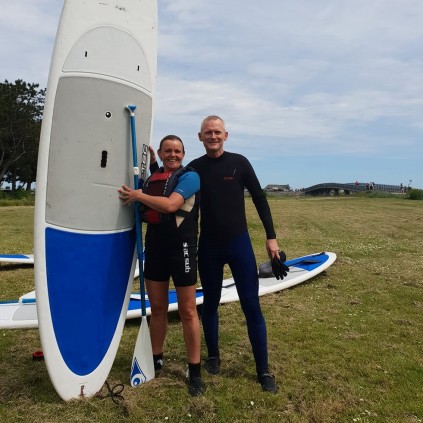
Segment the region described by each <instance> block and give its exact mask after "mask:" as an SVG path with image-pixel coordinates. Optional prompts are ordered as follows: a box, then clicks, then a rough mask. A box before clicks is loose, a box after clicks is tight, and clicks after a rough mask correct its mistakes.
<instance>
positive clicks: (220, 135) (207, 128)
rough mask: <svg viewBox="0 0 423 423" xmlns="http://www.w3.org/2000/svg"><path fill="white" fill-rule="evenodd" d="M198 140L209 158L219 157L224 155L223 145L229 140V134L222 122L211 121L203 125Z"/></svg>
mask: <svg viewBox="0 0 423 423" xmlns="http://www.w3.org/2000/svg"><path fill="white" fill-rule="evenodd" d="M198 139H199V140H200V141H201V142H202V143H203V145H204V148H205V149H206V152H207V154H208V155H209V156H215V157H218V156H220V155H221V154H222V153H223V143H224V142H225V141H226V140H227V139H228V133H227V132H226V130H225V127H224V125H223V122H222V121H221V120H219V119H210V120H208V121H206V122H205V123H204V124H203V127H202V128H201V132H199V133H198Z"/></svg>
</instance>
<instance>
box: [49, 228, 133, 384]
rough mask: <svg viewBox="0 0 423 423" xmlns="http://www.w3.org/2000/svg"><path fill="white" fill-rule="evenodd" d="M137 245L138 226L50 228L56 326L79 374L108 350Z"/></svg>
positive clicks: (67, 356)
mask: <svg viewBox="0 0 423 423" xmlns="http://www.w3.org/2000/svg"><path fill="white" fill-rule="evenodd" d="M134 248H135V236H134V231H127V232H119V233H113V234H81V233H72V232H66V231H61V230H57V229H52V228H47V229H46V264H47V287H48V296H49V302H50V312H51V317H52V322H53V329H54V333H55V335H56V340H57V344H58V347H59V350H60V352H61V354H62V357H63V359H64V361H65V363H66V364H67V366H68V367H69V369H70V370H71V371H72V372H74V373H75V374H77V375H81V376H83V375H87V374H89V373H91V372H92V371H94V370H95V369H96V368H97V367H98V365H99V364H100V363H101V361H102V360H103V358H104V357H105V354H106V353H107V350H108V348H109V346H110V343H111V340H112V338H113V336H114V334H115V330H116V327H117V324H118V321H119V316H120V314H121V311H122V307H123V304H124V299H125V293H126V290H127V286H128V281H129V275H130V269H131V266H132V259H133V256H134Z"/></svg>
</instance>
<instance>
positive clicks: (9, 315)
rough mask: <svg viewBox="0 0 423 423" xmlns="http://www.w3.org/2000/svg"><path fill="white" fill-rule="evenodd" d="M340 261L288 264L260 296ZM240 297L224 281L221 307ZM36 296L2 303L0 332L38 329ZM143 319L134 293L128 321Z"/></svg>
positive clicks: (330, 257) (320, 256)
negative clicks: (285, 273)
mask: <svg viewBox="0 0 423 423" xmlns="http://www.w3.org/2000/svg"><path fill="white" fill-rule="evenodd" d="M335 260H336V254H335V253H331V252H323V253H317V254H309V255H307V256H302V257H298V258H295V259H292V260H288V261H287V262H286V264H287V266H289V269H290V271H289V273H288V275H287V276H286V277H285V278H284V279H282V280H277V279H276V278H275V277H273V276H270V277H266V278H259V295H260V296H262V295H266V294H270V293H272V292H277V291H281V290H284V289H288V288H291V287H293V286H295V285H298V284H300V283H302V282H305V281H307V280H309V279H311V278H313V277H314V276H317V275H318V274H319V273H321V272H323V271H324V270H326V269H327V268H328V267H329V266H331V265H332V264H333V263H334V262H335ZM137 270H138V268H136V269H135V275H137V274H138V272H137ZM196 296H197V298H196V302H197V305H200V304H202V303H203V291H202V289H201V287H200V288H198V289H197V293H196ZM238 300H239V297H238V294H237V291H236V287H235V282H234V280H233V279H232V278H230V279H226V280H224V281H223V287H222V293H221V301H220V302H221V304H224V303H228V302H234V301H238ZM35 304H36V297H35V292H34V291H32V292H29V293H27V294H25V295H23V296H21V297H20V298H19V299H18V300H14V301H2V302H0V329H23V328H37V327H38V318H37V310H36V306H35ZM177 309H178V301H177V296H176V292H175V290H174V289H172V290H170V291H169V309H168V311H169V312H172V311H176V310H177ZM146 313H147V316H149V315H150V313H151V309H150V303H149V301H148V296H147V297H146ZM140 317H141V299H140V294H139V293H133V294H132V295H131V297H130V301H129V305H128V311H127V314H126V318H127V319H135V318H140Z"/></svg>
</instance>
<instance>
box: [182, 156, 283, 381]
mask: <svg viewBox="0 0 423 423" xmlns="http://www.w3.org/2000/svg"><path fill="white" fill-rule="evenodd" d="M189 166H191V167H193V168H194V169H195V170H196V171H197V173H198V174H199V175H200V185H201V186H200V228H201V229H200V240H199V247H198V248H199V249H198V266H199V273H200V279H201V284H202V286H203V289H204V303H203V307H202V323H203V329H204V336H205V340H206V344H207V349H208V355H209V357H211V356H216V355H219V343H218V330H219V326H218V306H219V301H220V296H221V290H222V281H223V267H224V265H225V264H226V263H227V264H228V265H229V267H230V269H231V271H232V275H233V278H234V280H235V284H236V288H237V291H238V296H239V298H240V303H241V307H242V310H243V312H244V314H245V317H246V320H247V327H248V334H249V339H250V342H251V345H252V348H253V354H254V358H255V361H256V369H257V373H258V374H262V373H267V372H268V357H267V332H266V323H265V320H264V317H263V314H262V312H261V309H260V303H259V298H258V276H257V265H256V259H255V256H254V251H253V248H252V245H251V240H250V237H249V234H248V229H247V219H246V214H245V200H244V195H245V189H248V191H249V193H250V194H251V196H252V199H253V202H254V204H255V206H256V208H257V211H258V213H259V216H260V219H261V221H262V222H263V225H264V228H265V231H266V236H267V239H275V238H276V235H275V231H274V228H273V221H272V216H271V213H270V208H269V205H268V202H267V199H266V197H265V195H264V193H263V190H262V189H261V186H260V183H259V181H258V179H257V176H256V174H255V172H254V169H253V168H252V166H251V164H250V162H249V161H248V160H247V159H246V158H245V157H244V156H241V155H240V154H235V153H229V152H224V153H223V154H222V155H221V156H220V157H218V158H211V157H209V156H207V155H204V156H202V157H200V158H198V159H196V160H193V161H192V162H191V163H190V164H189Z"/></svg>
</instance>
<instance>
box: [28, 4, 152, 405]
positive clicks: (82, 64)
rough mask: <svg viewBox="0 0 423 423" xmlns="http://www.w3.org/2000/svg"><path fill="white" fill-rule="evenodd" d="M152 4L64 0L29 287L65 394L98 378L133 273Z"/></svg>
mask: <svg viewBox="0 0 423 423" xmlns="http://www.w3.org/2000/svg"><path fill="white" fill-rule="evenodd" d="M156 68H157V4H156V0H120V1H118V2H117V1H107V2H97V1H85V0H65V2H64V6H63V11H62V15H61V19H60V24H59V27H58V31H57V36H56V41H55V46H54V51H53V57H52V62H51V67H50V74H49V80H48V85H47V95H46V101H45V108H44V115H43V124H42V130H41V139H40V148H39V158H38V173H37V189H36V202H35V233H34V253H35V263H34V266H35V291H36V297H37V314H38V322H39V329H40V338H41V344H42V348H43V352H44V357H45V360H46V365H47V369H48V372H49V375H50V378H51V381H52V383H53V385H54V387H55V389H56V391H57V392H58V394H59V395H60V396H61V397H62V398H63V399H65V400H68V399H71V398H77V397H84V396H91V395H94V394H95V393H96V392H98V391H99V390H100V389H101V387H102V385H103V384H104V382H105V380H106V378H107V376H108V374H109V371H110V368H111V366H112V364H113V360H114V358H115V355H116V352H117V348H118V345H119V342H120V338H121V334H122V330H123V326H124V322H125V318H126V311H127V307H128V302H129V296H130V293H131V288H132V280H133V274H134V268H135V261H136V257H135V254H134V252H135V234H134V231H133V226H134V221H133V209H132V207H128V206H123V205H122V203H121V201H120V200H119V198H118V194H117V189H118V187H120V186H121V185H122V184H123V183H125V184H127V185H130V184H131V182H132V181H133V172H132V169H133V166H132V152H131V138H130V135H131V134H130V125H129V113H128V111H127V109H126V107H127V106H128V105H135V106H137V109H136V113H135V117H136V120H137V139H138V141H139V157H141V144H147V145H148V144H149V143H150V137H151V126H152V113H153V112H152V110H153V99H154V90H155V79H156Z"/></svg>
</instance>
